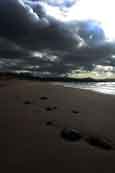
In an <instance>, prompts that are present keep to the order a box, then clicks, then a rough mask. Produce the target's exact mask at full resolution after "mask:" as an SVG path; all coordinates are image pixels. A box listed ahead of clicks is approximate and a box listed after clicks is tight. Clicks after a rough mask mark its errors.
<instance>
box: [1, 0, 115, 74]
mask: <svg viewBox="0 0 115 173" xmlns="http://www.w3.org/2000/svg"><path fill="white" fill-rule="evenodd" d="M94 24H95V27H96V31H97V30H98V32H96V31H95V30H90V29H89V28H90V27H88V26H89V25H90V26H92V25H93V26H94ZM87 25H88V26H87ZM0 26H1V27H0V37H1V39H0V60H1V64H2V65H3V63H4V66H0V69H3V68H2V67H5V68H7V69H10V70H11V69H15V70H16V69H18V70H30V71H37V72H38V73H39V74H41V73H44V74H49V75H52V76H53V75H54V76H55V75H63V74H67V73H68V72H71V71H72V70H74V69H76V67H77V66H80V65H83V66H85V67H88V66H89V64H90V65H91V66H92V64H94V63H95V64H96V63H99V62H104V61H105V60H106V59H107V58H109V57H110V56H111V55H112V54H114V46H113V45H111V44H108V43H106V44H105V40H104V39H105V38H104V32H103V31H102V30H101V29H100V27H98V24H97V23H94V21H79V22H78V21H69V22H62V21H59V20H57V19H56V18H55V17H52V16H49V15H47V14H46V12H45V7H44V2H41V1H40V2H35V3H30V2H27V1H26V3H24V1H22V0H5V1H1V2H0ZM111 62H112V61H111ZM45 72H46V73H45Z"/></svg>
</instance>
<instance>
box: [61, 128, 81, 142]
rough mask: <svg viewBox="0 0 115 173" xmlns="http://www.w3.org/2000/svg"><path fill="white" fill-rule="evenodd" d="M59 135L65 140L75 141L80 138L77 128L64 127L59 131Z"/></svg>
mask: <svg viewBox="0 0 115 173" xmlns="http://www.w3.org/2000/svg"><path fill="white" fill-rule="evenodd" d="M61 137H62V138H63V139H64V140H66V141H70V142H76V141H79V140H80V138H81V134H80V132H79V130H77V129H72V128H65V129H63V130H62V132H61Z"/></svg>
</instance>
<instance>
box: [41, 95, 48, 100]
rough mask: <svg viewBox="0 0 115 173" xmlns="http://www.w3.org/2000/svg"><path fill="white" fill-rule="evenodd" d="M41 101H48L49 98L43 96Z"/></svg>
mask: <svg viewBox="0 0 115 173" xmlns="http://www.w3.org/2000/svg"><path fill="white" fill-rule="evenodd" d="M40 100H48V97H46V96H42V97H40Z"/></svg>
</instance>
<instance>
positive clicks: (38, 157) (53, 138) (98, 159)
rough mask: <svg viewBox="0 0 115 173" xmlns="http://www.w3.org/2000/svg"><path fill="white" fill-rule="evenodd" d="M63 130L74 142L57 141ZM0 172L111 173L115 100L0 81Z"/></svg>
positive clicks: (38, 84)
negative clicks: (71, 134) (73, 133)
mask: <svg viewBox="0 0 115 173" xmlns="http://www.w3.org/2000/svg"><path fill="white" fill-rule="evenodd" d="M65 128H69V129H70V130H71V129H75V130H77V131H78V132H79V133H80V136H81V138H80V139H78V141H71V140H66V139H64V138H63V137H62V135H61V134H62V131H63V130H64V129H65ZM0 169H1V173H2V172H10V171H11V172H15V173H17V172H20V173H26V172H27V173H29V172H39V173H46V172H48V173H64V172H66V173H70V172H76V173H84V172H89V173H114V172H115V96H109V95H104V94H99V93H95V92H91V91H86V90H80V89H72V88H64V87H62V86H54V85H52V84H50V83H43V82H37V81H26V80H15V79H12V80H0Z"/></svg>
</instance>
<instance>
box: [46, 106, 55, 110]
mask: <svg viewBox="0 0 115 173" xmlns="http://www.w3.org/2000/svg"><path fill="white" fill-rule="evenodd" d="M56 109H57V107H56V106H53V107H49V106H48V107H46V108H45V110H46V111H52V110H56Z"/></svg>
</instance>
